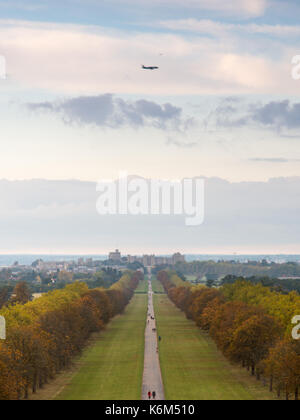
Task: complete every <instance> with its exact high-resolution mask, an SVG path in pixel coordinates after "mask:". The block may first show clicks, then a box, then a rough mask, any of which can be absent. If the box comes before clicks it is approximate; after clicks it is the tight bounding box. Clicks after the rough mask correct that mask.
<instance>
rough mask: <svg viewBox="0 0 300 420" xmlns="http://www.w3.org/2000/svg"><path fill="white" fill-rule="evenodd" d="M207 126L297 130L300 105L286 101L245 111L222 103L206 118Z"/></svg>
mask: <svg viewBox="0 0 300 420" xmlns="http://www.w3.org/2000/svg"><path fill="white" fill-rule="evenodd" d="M205 124H206V126H208V125H209V124H215V125H216V126H219V127H244V126H257V127H264V128H269V129H273V130H277V131H281V130H283V129H286V130H297V129H299V128H300V103H292V102H291V101H290V100H284V101H272V102H269V103H267V104H264V105H261V104H248V105H247V107H246V110H245V109H244V108H243V107H241V106H237V105H235V104H233V103H226V102H225V101H222V102H221V104H220V105H219V106H218V107H217V108H216V109H215V110H214V111H213V112H211V113H210V114H209V116H208V117H207V118H206V121H205Z"/></svg>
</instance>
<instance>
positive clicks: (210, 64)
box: [0, 21, 295, 95]
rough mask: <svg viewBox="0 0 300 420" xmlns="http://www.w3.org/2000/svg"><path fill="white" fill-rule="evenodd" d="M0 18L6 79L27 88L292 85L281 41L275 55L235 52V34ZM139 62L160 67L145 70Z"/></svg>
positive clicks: (189, 90)
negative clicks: (120, 28)
mask: <svg viewBox="0 0 300 420" xmlns="http://www.w3.org/2000/svg"><path fill="white" fill-rule="evenodd" d="M0 25H1V26H0V53H1V54H3V55H5V56H6V59H7V67H8V73H9V75H10V77H11V79H12V80H15V81H17V82H18V83H22V84H25V85H26V86H30V87H33V88H42V89H47V90H52V91H54V92H65V93H72V94H85V95H86V94H99V93H107V92H110V93H119V94H120V93H130V94H144V93H149V94H158V95H163V94H205V93H212V94H228V93H230V94H239V93H251V94H255V93H274V91H276V92H277V93H284V94H288V93H294V91H295V81H294V80H292V79H291V77H290V71H291V69H290V54H291V51H290V50H289V49H288V47H285V46H282V45H281V50H280V49H277V51H278V56H277V57H275V58H274V57H272V56H268V55H267V53H266V54H264V55H259V54H257V52H256V51H255V50H253V45H251V48H249V52H247V49H246V45H244V50H242V51H241V50H240V47H241V46H240V45H239V40H238V37H237V38H234V37H233V36H231V37H226V38H224V39H222V37H221V38H220V39H209V38H201V39H198V38H192V39H190V38H185V37H183V36H180V35H175V34H158V33H134V34H132V33H131V34H128V33H123V32H122V33H121V32H116V31H111V30H107V29H106V30H104V29H103V28H96V27H84V26H76V25H58V24H47V23H30V22H16V21H15V22H12V21H11V22H7V21H1V22H0ZM258 47H260V45H259V46H258ZM266 50H268V45H267V44H266ZM161 53H163V55H161ZM291 55H293V54H291ZM141 64H149V65H152V64H155V65H158V66H159V67H160V69H159V70H158V71H156V72H149V71H145V70H142V69H141Z"/></svg>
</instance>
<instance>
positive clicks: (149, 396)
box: [148, 391, 152, 400]
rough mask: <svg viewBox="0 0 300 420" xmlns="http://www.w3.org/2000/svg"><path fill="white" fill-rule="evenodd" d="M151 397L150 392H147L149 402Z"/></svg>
mask: <svg viewBox="0 0 300 420" xmlns="http://www.w3.org/2000/svg"><path fill="white" fill-rule="evenodd" d="M151 395H152V394H151V391H149V392H148V398H149V400H151Z"/></svg>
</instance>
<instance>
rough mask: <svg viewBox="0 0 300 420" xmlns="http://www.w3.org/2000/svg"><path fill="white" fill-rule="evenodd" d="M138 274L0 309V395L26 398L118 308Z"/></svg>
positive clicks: (64, 364) (120, 309)
mask: <svg viewBox="0 0 300 420" xmlns="http://www.w3.org/2000/svg"><path fill="white" fill-rule="evenodd" d="M142 277H143V275H142V274H141V273H140V272H135V273H133V272H129V271H128V272H126V273H125V274H124V275H123V276H122V277H121V279H120V280H119V281H118V282H117V283H115V284H113V285H112V286H111V287H110V288H109V289H93V290H89V289H88V286H87V285H86V284H85V283H79V282H76V283H74V284H70V285H68V286H67V287H66V288H65V289H63V290H56V291H53V292H49V293H47V294H45V295H43V296H42V297H41V298H39V299H37V300H35V301H33V302H28V303H26V304H21V303H12V304H10V305H9V306H7V307H4V308H2V310H1V311H0V315H1V316H3V317H4V318H5V319H6V323H7V339H6V340H5V341H3V342H1V341H0V400H18V399H21V398H25V399H27V398H28V397H29V395H30V391H31V392H33V393H36V392H37V390H38V389H39V388H43V386H44V385H45V384H47V383H48V382H49V381H50V380H51V379H53V378H54V377H55V375H56V374H57V373H59V372H60V371H61V370H62V369H66V368H67V367H69V365H70V363H71V361H72V358H73V357H74V356H76V355H78V354H80V352H81V351H82V349H83V348H84V346H85V344H86V343H87V340H88V338H89V337H90V335H91V334H92V333H95V332H98V331H101V330H102V329H104V327H105V325H106V324H107V323H108V322H109V321H110V320H111V319H112V318H113V317H114V316H115V315H117V314H120V313H122V312H123V311H124V309H125V307H126V305H127V304H128V303H129V301H130V299H131V298H132V296H133V293H134V290H135V288H136V287H137V285H138V283H139V281H140V280H141V279H142Z"/></svg>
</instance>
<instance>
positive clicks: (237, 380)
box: [154, 295, 275, 400]
mask: <svg viewBox="0 0 300 420" xmlns="http://www.w3.org/2000/svg"><path fill="white" fill-rule="evenodd" d="M154 303H155V313H156V320H157V324H158V334H159V335H160V336H161V337H162V341H161V343H160V361H161V370H162V376H163V382H164V386H165V395H166V399H167V400H174V399H176V400H264V399H268V400H271V399H275V396H274V395H273V394H271V393H269V392H268V390H267V388H264V387H263V386H262V384H260V383H258V382H257V381H256V380H255V379H254V378H252V377H250V375H249V373H248V372H247V371H246V370H243V369H242V368H240V367H236V366H232V365H231V364H230V363H229V362H228V361H227V360H226V359H225V358H224V357H223V355H222V354H221V353H220V352H219V351H218V349H217V348H216V346H215V344H214V342H213V341H212V340H211V339H210V338H209V337H208V335H206V334H204V333H202V332H201V331H200V330H199V328H198V327H197V326H196V325H195V324H194V322H192V321H189V320H187V319H186V317H185V315H184V314H183V313H182V312H181V311H180V310H178V309H177V308H176V307H175V306H174V305H173V304H172V303H171V302H170V300H169V299H168V297H167V296H163V295H156V296H155V297H154Z"/></svg>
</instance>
